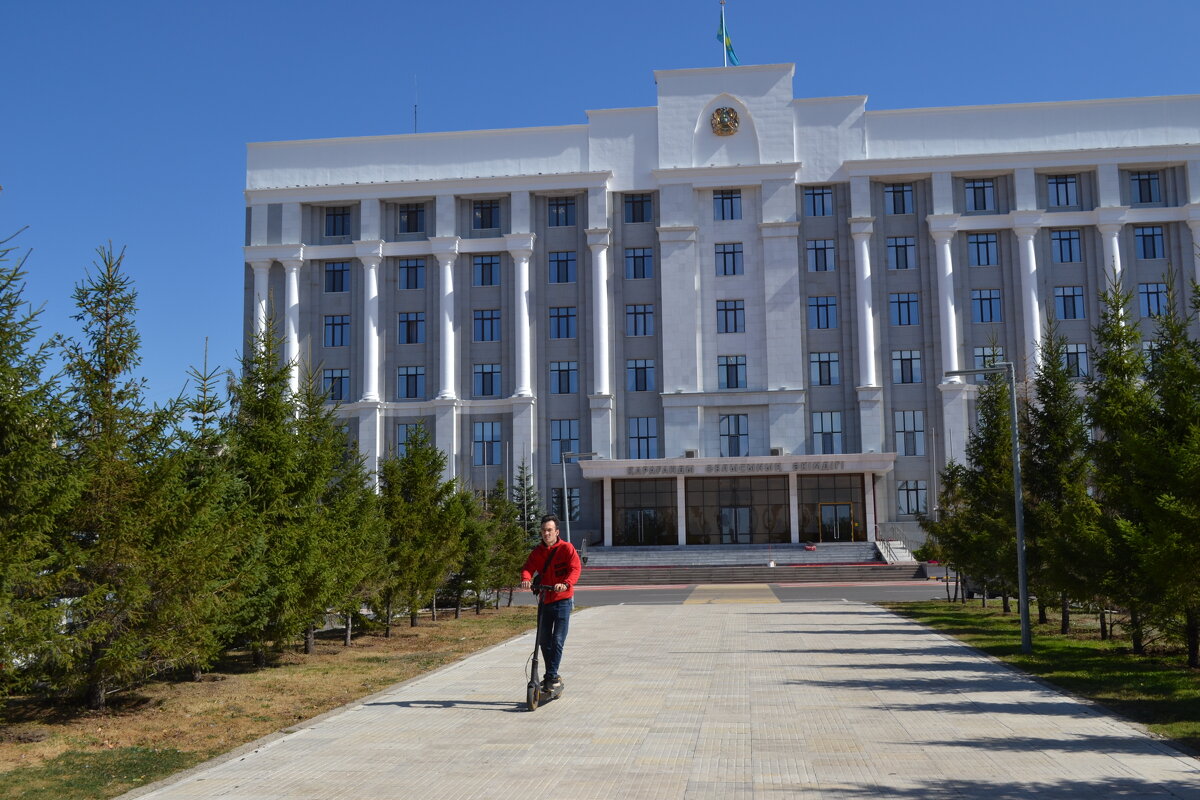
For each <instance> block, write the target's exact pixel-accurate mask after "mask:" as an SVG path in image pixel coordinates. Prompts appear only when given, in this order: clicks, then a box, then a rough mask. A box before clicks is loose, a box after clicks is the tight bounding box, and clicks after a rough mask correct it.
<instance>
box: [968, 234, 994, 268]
mask: <svg viewBox="0 0 1200 800" xmlns="http://www.w3.org/2000/svg"><path fill="white" fill-rule="evenodd" d="M999 263H1000V256H999V254H998V253H997V249H996V234H994V233H969V234H967V264H969V265H970V266H972V267H994V266H995V265H996V264H999Z"/></svg>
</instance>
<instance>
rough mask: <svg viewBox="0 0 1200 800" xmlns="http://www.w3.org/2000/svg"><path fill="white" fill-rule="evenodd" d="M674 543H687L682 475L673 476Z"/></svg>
mask: <svg viewBox="0 0 1200 800" xmlns="http://www.w3.org/2000/svg"><path fill="white" fill-rule="evenodd" d="M675 517H676V519H675V543H676V544H678V545H679V546H680V547H683V546H684V545H686V544H687V484H685V483H684V477H683V476H682V475H676V476H675Z"/></svg>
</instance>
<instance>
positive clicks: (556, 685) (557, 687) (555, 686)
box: [546, 675, 563, 692]
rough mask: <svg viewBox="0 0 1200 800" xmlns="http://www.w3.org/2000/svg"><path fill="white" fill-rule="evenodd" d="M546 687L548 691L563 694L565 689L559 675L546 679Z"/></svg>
mask: <svg viewBox="0 0 1200 800" xmlns="http://www.w3.org/2000/svg"><path fill="white" fill-rule="evenodd" d="M546 687H547V691H550V692H561V691H562V688H563V682H562V678H560V677H558V676H557V675H554V676H552V677H549V678H546Z"/></svg>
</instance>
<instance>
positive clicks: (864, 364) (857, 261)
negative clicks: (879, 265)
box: [850, 217, 879, 386]
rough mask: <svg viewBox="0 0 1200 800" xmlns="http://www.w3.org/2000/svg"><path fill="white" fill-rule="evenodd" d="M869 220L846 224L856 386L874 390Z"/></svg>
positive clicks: (875, 356)
mask: <svg viewBox="0 0 1200 800" xmlns="http://www.w3.org/2000/svg"><path fill="white" fill-rule="evenodd" d="M874 221H875V220H874V219H873V218H871V217H860V218H857V219H851V220H850V235H851V237H853V239H854V276H855V300H856V301H857V303H858V308H857V310H856V311H855V317H856V320H857V323H858V385H859V386H878V385H879V376H878V370H877V364H876V358H877V353H876V349H877V348H876V344H875V314H874V310H873V309H874V296H873V292H872V282H871V230H872V225H873V223H874Z"/></svg>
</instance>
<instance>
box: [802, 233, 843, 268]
mask: <svg viewBox="0 0 1200 800" xmlns="http://www.w3.org/2000/svg"><path fill="white" fill-rule="evenodd" d="M807 249H808V271H809V272H832V271H833V269H834V268H835V267H836V266H837V262H836V261H835V260H834V254H833V239H809V240H808V248H807Z"/></svg>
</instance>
